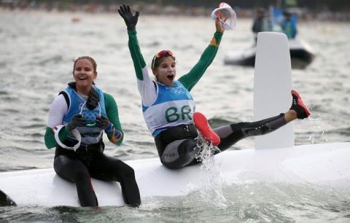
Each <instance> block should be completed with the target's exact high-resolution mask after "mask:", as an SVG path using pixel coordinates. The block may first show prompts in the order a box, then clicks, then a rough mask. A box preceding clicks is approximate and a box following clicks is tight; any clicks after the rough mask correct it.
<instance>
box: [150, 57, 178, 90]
mask: <svg viewBox="0 0 350 223" xmlns="http://www.w3.org/2000/svg"><path fill="white" fill-rule="evenodd" d="M169 52H170V53H169ZM152 71H153V75H154V76H155V77H156V79H157V81H158V82H160V83H162V84H164V85H166V86H173V85H174V81H175V76H176V61H175V57H174V56H173V54H172V52H171V51H161V52H159V53H158V54H157V55H156V56H155V57H154V58H153V61H152Z"/></svg>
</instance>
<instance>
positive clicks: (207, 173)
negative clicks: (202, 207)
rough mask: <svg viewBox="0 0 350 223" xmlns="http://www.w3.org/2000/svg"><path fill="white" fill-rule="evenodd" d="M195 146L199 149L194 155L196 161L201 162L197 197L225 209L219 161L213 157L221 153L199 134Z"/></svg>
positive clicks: (225, 203)
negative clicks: (200, 183)
mask: <svg viewBox="0 0 350 223" xmlns="http://www.w3.org/2000/svg"><path fill="white" fill-rule="evenodd" d="M197 146H198V147H199V148H200V151H199V152H198V154H197V155H196V159H197V160H198V161H200V162H201V166H200V174H201V182H202V185H201V187H200V190H199V196H200V198H201V200H202V201H204V202H206V203H209V204H212V205H214V206H215V207H219V208H226V207H227V200H226V198H225V196H224V195H223V190H222V189H223V186H224V182H223V177H222V174H221V162H220V159H217V158H214V155H215V154H218V153H220V152H221V151H220V149H219V148H218V147H216V146H214V145H213V144H212V143H210V142H208V141H207V140H205V139H204V138H203V136H202V135H200V134H199V136H198V140H197Z"/></svg>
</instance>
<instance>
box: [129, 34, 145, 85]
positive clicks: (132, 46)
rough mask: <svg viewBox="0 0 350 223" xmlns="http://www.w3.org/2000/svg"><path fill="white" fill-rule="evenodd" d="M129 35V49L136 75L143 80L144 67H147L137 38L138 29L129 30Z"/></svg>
mask: <svg viewBox="0 0 350 223" xmlns="http://www.w3.org/2000/svg"><path fill="white" fill-rule="evenodd" d="M128 35H129V43H128V44H129V50H130V54H131V58H132V61H133V63H134V68H135V72H136V77H137V79H139V80H143V76H142V68H145V67H146V63H145V60H144V59H143V56H142V54H141V50H140V46H139V42H138V39H137V32H136V30H131V31H130V30H128Z"/></svg>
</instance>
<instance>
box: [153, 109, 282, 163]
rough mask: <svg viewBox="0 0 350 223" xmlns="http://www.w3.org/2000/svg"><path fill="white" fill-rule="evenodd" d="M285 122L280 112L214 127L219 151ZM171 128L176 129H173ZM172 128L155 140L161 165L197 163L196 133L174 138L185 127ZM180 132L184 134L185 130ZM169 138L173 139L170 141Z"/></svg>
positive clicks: (273, 129)
mask: <svg viewBox="0 0 350 223" xmlns="http://www.w3.org/2000/svg"><path fill="white" fill-rule="evenodd" d="M286 123H287V122H286V120H285V118H284V114H280V115H278V116H275V117H272V118H268V119H264V120H261V121H257V122H241V123H234V124H230V125H227V126H222V127H220V128H217V129H214V131H215V132H216V133H217V134H218V136H219V137H220V139H221V142H220V144H219V145H218V147H219V149H220V150H221V151H224V150H226V149H228V148H230V147H231V146H232V145H233V144H235V143H236V142H238V141H239V140H241V139H244V138H246V137H249V136H257V135H264V134H267V133H270V132H273V131H275V130H276V129H278V128H280V127H282V126H284V125H285V124H286ZM189 126H190V125H189ZM173 128H177V129H176V130H174V131H173V130H172V129H173ZM173 128H170V129H168V130H167V131H165V132H164V133H163V134H162V133H161V134H159V135H158V136H157V137H156V140H155V141H156V146H157V149H158V153H159V156H160V159H161V162H162V163H163V165H165V166H166V167H168V168H169V169H179V168H182V167H184V166H189V165H193V164H196V163H198V162H199V161H197V160H196V159H195V157H196V154H197V152H198V151H199V148H198V147H197V146H196V145H197V141H196V140H195V138H196V137H197V136H198V134H197V133H196V134H195V133H194V132H193V130H192V131H191V132H190V133H188V136H187V137H186V138H185V139H176V138H178V137H179V135H180V134H179V130H181V129H186V128H183V127H181V128H179V127H173ZM187 129H188V128H187ZM183 131H185V130H183ZM182 134H183V135H186V131H185V133H182ZM171 136H172V137H171ZM168 138H169V139H168ZM170 138H173V139H175V140H172V141H171V140H170ZM169 141H171V142H169ZM167 142H168V143H167Z"/></svg>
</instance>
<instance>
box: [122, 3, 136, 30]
mask: <svg viewBox="0 0 350 223" xmlns="http://www.w3.org/2000/svg"><path fill="white" fill-rule="evenodd" d="M118 12H119V15H120V16H121V17H122V18H123V19H124V21H125V24H126V27H127V28H128V30H135V28H136V24H137V20H138V18H139V15H140V13H139V12H138V11H136V12H135V15H133V14H132V12H131V9H130V6H129V5H125V4H123V5H122V6H120V7H119V9H118Z"/></svg>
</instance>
